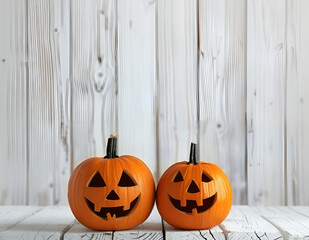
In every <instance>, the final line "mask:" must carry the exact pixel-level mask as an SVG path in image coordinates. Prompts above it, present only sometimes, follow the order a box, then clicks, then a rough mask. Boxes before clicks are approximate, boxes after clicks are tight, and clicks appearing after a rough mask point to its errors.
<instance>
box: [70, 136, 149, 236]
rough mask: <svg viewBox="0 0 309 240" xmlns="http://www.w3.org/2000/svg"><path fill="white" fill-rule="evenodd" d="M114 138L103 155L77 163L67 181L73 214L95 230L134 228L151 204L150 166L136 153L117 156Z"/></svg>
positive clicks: (146, 215) (147, 212)
mask: <svg viewBox="0 0 309 240" xmlns="http://www.w3.org/2000/svg"><path fill="white" fill-rule="evenodd" d="M116 140H117V139H116V138H115V137H111V138H109V139H108V145H107V155H106V156H105V157H104V158H100V157H94V158H90V159H87V160H85V161H84V162H82V163H81V164H80V165H78V166H77V167H76V169H75V170H74V171H73V173H72V175H71V178H70V181H69V188H68V199H69V204H70V207H71V210H72V212H73V214H74V216H75V217H76V218H77V220H78V221H79V222H80V223H82V224H83V225H85V226H86V227H89V228H92V229H95V230H122V229H129V228H133V227H135V226H137V225H139V224H140V223H142V222H143V221H145V220H146V218H147V217H148V216H149V214H150V212H151V210H152V208H153V204H154V199H155V185H154V180H153V176H152V174H151V172H150V170H149V169H148V167H147V166H146V165H145V164H144V163H143V162H142V161H141V160H140V159H138V158H136V157H133V156H129V155H126V156H121V157H118V156H117V155H116V145H117V144H116Z"/></svg>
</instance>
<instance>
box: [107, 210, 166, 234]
mask: <svg viewBox="0 0 309 240" xmlns="http://www.w3.org/2000/svg"><path fill="white" fill-rule="evenodd" d="M113 239H114V240H127V239H144V240H146V239H153V240H159V239H164V238H163V229H162V221H161V216H160V215H159V212H158V210H157V208H156V206H154V208H153V210H152V212H151V214H150V216H149V217H148V218H147V220H146V221H145V222H143V223H142V224H140V225H139V226H137V227H135V228H133V229H130V230H124V231H115V232H114V235H113ZM167 239H169V238H168V237H167Z"/></svg>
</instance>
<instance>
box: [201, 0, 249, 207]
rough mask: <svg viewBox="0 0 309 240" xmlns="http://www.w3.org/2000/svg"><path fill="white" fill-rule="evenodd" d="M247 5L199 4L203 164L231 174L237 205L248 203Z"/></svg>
mask: <svg viewBox="0 0 309 240" xmlns="http://www.w3.org/2000/svg"><path fill="white" fill-rule="evenodd" d="M245 14H246V2H245V1H244V0H241V1H239V0H235V1H234V0H233V1H225V0H219V1H218V0H211V1H209V0H200V1H199V42H200V45H199V120H200V131H199V137H200V155H201V156H200V157H201V160H204V161H210V162H213V163H215V164H218V165H219V166H220V167H221V168H222V169H223V170H224V171H225V173H226V174H227V176H228V178H229V180H230V182H231V184H232V190H233V199H234V202H235V203H238V204H245V203H247V198H246V194H247V185H246V183H247V179H246V148H245V146H246V121H245V120H246V118H245V117H246V116H245V113H246V101H245V89H246V88H245V84H246V82H245V54H246V41H245V39H246V36H245V33H246V29H245V27H246V22H245V21H246V15H245Z"/></svg>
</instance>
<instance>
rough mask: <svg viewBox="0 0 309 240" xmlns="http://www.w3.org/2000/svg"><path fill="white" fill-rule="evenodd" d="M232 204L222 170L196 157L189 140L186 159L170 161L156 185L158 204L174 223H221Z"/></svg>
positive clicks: (192, 226) (196, 226)
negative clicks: (186, 160)
mask: <svg viewBox="0 0 309 240" xmlns="http://www.w3.org/2000/svg"><path fill="white" fill-rule="evenodd" d="M231 205H232V190H231V187H230V184H229V181H228V179H227V177H226V176H225V174H224V172H223V171H222V170H221V169H220V168H219V167H217V166H216V165H214V164H211V163H205V162H197V161H196V144H193V143H192V144H191V153H190V161H189V162H179V163H175V164H174V165H172V166H171V167H170V168H169V169H167V170H166V172H165V173H164V174H163V176H162V177H161V179H160V181H159V184H158V188H157V207H158V210H159V213H160V215H161V216H162V218H163V219H164V220H165V221H166V222H167V223H169V224H171V225H173V226H174V227H178V228H183V229H209V228H212V227H214V226H216V225H218V224H220V223H221V222H222V221H223V220H224V219H225V218H226V217H227V215H228V213H229V211H230V209H231Z"/></svg>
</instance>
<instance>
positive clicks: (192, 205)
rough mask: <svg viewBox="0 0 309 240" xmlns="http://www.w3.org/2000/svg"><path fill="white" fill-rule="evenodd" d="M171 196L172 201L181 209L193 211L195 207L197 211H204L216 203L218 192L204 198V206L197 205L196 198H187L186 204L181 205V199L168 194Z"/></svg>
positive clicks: (186, 211)
mask: <svg viewBox="0 0 309 240" xmlns="http://www.w3.org/2000/svg"><path fill="white" fill-rule="evenodd" d="M168 196H169V198H170V201H171V203H172V204H173V206H174V207H175V208H177V209H178V210H179V211H182V212H185V213H192V210H193V209H194V208H196V209H197V213H202V212H205V211H206V210H208V209H209V208H211V207H212V205H213V204H214V203H215V200H216V196H217V194H215V195H213V196H212V197H209V198H205V199H204V200H203V205H202V206H197V203H196V201H195V200H186V203H187V204H186V206H184V207H182V206H180V200H177V199H175V198H173V197H171V196H170V195H168Z"/></svg>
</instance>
